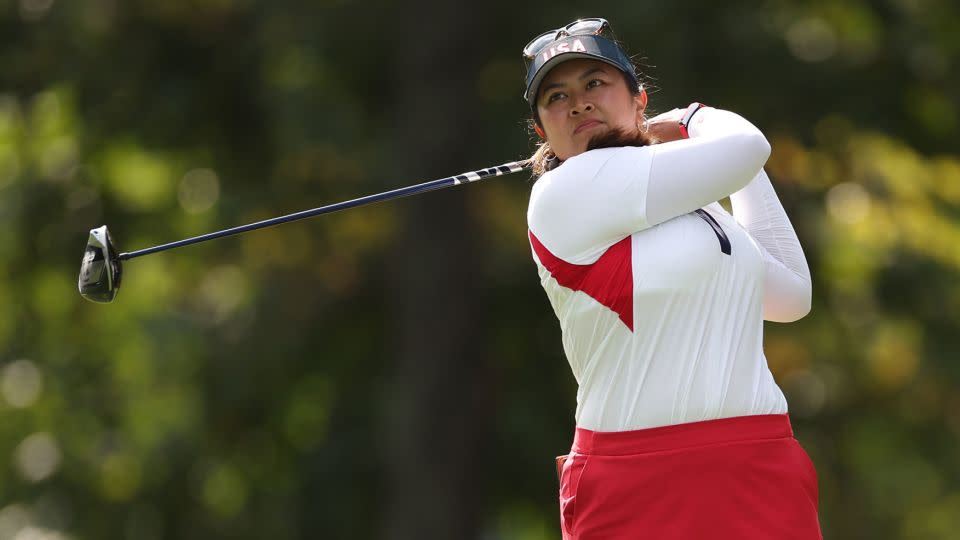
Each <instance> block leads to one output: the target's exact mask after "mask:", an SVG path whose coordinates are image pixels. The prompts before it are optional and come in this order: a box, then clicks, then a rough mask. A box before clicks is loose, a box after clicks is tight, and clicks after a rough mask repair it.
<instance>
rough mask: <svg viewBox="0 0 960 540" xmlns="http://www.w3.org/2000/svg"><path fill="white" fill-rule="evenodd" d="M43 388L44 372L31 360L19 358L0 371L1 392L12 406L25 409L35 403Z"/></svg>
mask: <svg viewBox="0 0 960 540" xmlns="http://www.w3.org/2000/svg"><path fill="white" fill-rule="evenodd" d="M42 389H43V374H42V373H41V372H40V370H39V369H38V368H37V366H36V364H34V363H33V362H31V361H30V360H27V359H25V358H23V359H20V360H17V361H15V362H12V363H10V364H8V365H6V366H4V368H3V370H2V371H0V393H2V394H3V399H4V400H5V401H6V402H7V403H8V404H9V405H10V406H11V407H16V408H18V409H23V408H25V407H29V406H31V405H33V404H34V403H35V402H36V401H37V398H39V397H40V391H41V390H42Z"/></svg>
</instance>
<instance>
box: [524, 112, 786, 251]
mask: <svg viewBox="0 0 960 540" xmlns="http://www.w3.org/2000/svg"><path fill="white" fill-rule="evenodd" d="M707 120H709V122H707ZM689 130H690V134H691V138H690V139H687V140H681V141H675V142H669V143H663V144H657V145H654V146H648V147H642V148H635V147H624V148H605V149H599V150H593V151H590V152H584V153H583V154H580V155H577V156H574V157H572V158H570V159H568V160H567V161H566V162H565V163H564V164H563V165H562V166H560V167H558V168H557V169H555V170H553V171H550V172H549V173H547V174H545V175H543V176H542V177H541V178H540V179H539V180H538V181H537V183H536V185H535V186H534V188H533V191H532V193H531V196H530V207H529V209H528V212H527V220H528V223H529V225H530V229H531V232H532V233H533V234H534V235H535V236H536V237H537V238H538V239H539V240H540V242H542V243H543V244H544V246H545V247H547V248H548V249H549V250H550V251H552V252H553V254H554V255H556V256H557V257H560V258H562V259H564V260H566V261H567V262H572V263H576V264H585V263H589V262H592V261H593V260H596V258H597V257H599V255H600V254H602V253H603V252H604V251H605V250H606V249H607V248H608V247H610V246H611V245H613V244H614V243H616V242H617V241H619V240H621V239H623V238H624V237H625V236H627V235H630V234H632V233H635V232H637V231H641V230H643V229H646V228H648V227H650V226H652V225H656V224H657V223H661V222H663V221H666V220H667V219H670V218H673V217H676V216H679V215H683V214H686V213H689V212H692V211H694V210H696V209H697V208H700V207H702V206H706V205H707V204H709V203H711V202H714V201H717V200H719V199H722V198H724V197H727V196H728V195H730V194H731V193H733V192H735V191H737V190H739V189H741V188H742V187H744V186H745V185H746V184H747V183H748V182H749V181H750V179H751V178H753V177H754V176H756V174H757V173H758V172H759V171H760V169H761V167H763V164H764V162H765V161H766V159H767V156H768V155H769V153H770V145H769V144H768V143H767V140H766V138H764V136H763V134H762V133H760V131H759V130H758V129H757V128H755V127H754V126H753V125H752V124H751V123H749V122H747V121H746V120H744V119H743V118H741V117H740V116H738V115H736V114H734V113H731V112H727V111H720V110H716V109H703V110H701V111H699V112H698V113H697V114H696V115H695V116H694V123H692V124H691V126H689Z"/></svg>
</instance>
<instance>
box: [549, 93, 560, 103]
mask: <svg viewBox="0 0 960 540" xmlns="http://www.w3.org/2000/svg"><path fill="white" fill-rule="evenodd" d="M562 97H563V92H554V93H553V94H550V95H549V96H547V103H553V102H554V101H556V100H558V99H560V98H562Z"/></svg>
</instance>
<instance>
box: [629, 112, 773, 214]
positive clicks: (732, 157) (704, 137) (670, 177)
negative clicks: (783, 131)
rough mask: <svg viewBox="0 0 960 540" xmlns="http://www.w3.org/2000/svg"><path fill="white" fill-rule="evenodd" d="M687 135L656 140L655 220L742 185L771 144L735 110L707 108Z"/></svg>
mask: <svg viewBox="0 0 960 540" xmlns="http://www.w3.org/2000/svg"><path fill="white" fill-rule="evenodd" d="M688 133H689V134H690V138H689V139H683V140H679V141H672V142H668V143H663V144H658V145H655V146H653V147H652V148H653V151H654V153H655V155H654V158H653V164H652V166H651V168H650V180H649V187H648V194H647V201H646V202H647V218H648V220H649V222H650V223H651V224H655V223H662V222H664V221H666V220H668V219H671V218H674V217H677V216H680V215H683V214H688V213H690V212H693V211H694V210H696V209H698V208H702V207H704V206H706V205H708V204H710V203H712V202H715V201H719V200H720V199H723V198H725V197H727V196H729V195H730V194H731V193H733V192H735V191H737V190H739V189H741V188H743V187H744V186H745V185H747V183H748V182H750V180H751V179H752V178H753V177H754V176H756V175H757V173H758V172H759V171H760V170H761V168H762V167H763V164H764V163H766V161H767V158H768V157H769V156H770V144H769V143H768V142H767V139H766V137H764V136H763V133H761V132H760V130H759V129H757V128H756V127H755V126H754V125H753V124H751V123H750V122H748V121H747V120H746V119H744V118H743V117H741V116H740V115H738V114H736V113H732V112H730V111H724V110H721V109H713V108H703V109H700V110H699V111H697V113H696V114H695V115H694V117H693V121H692V122H691V124H690V126H688Z"/></svg>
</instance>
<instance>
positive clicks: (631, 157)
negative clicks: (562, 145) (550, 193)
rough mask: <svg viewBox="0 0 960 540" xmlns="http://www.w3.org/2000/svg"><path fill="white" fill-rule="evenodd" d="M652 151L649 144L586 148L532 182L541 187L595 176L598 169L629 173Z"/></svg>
mask: <svg viewBox="0 0 960 540" xmlns="http://www.w3.org/2000/svg"><path fill="white" fill-rule="evenodd" d="M651 155H652V153H651V148H650V147H649V146H621V147H615V148H598V149H596V150H588V151H586V152H583V153H582V154H578V155H576V156H573V157H572V158H570V159H568V160H566V161H564V162H563V163H562V164H560V166H558V167H557V168H555V169H553V170H551V171H548V172H546V173H544V174H543V176H541V177H540V178H539V179H538V180H537V182H536V183H535V184H534V189H537V188H538V187H539V189H544V188H546V187H547V186H549V185H552V184H563V183H566V182H574V181H583V180H590V179H593V178H595V177H596V176H597V175H598V174H600V173H601V172H603V173H610V174H615V175H619V174H621V173H632V172H635V171H636V167H637V166H638V165H640V164H642V163H643V162H644V161H646V160H647V159H649V157H650V156H651Z"/></svg>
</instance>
